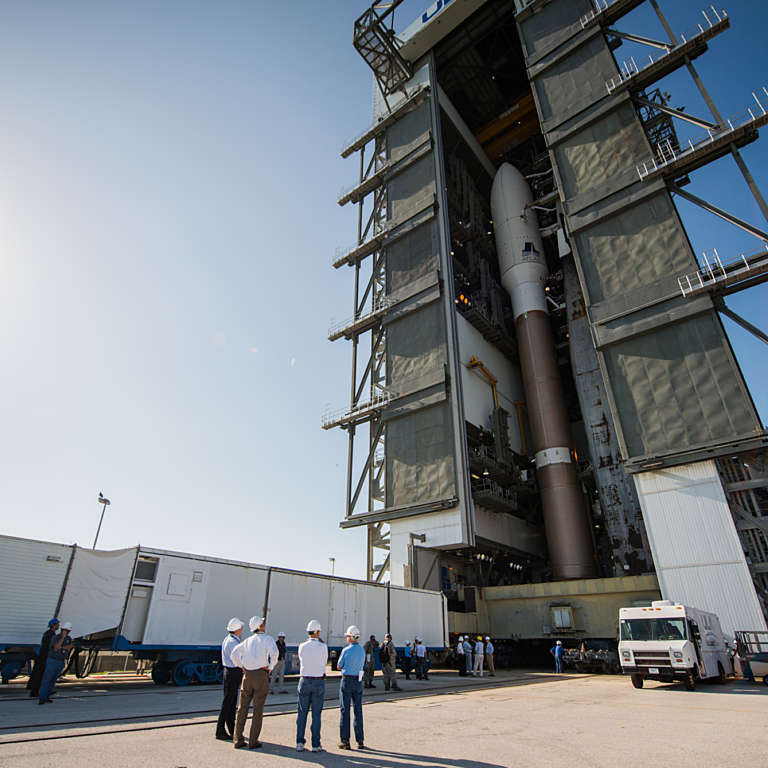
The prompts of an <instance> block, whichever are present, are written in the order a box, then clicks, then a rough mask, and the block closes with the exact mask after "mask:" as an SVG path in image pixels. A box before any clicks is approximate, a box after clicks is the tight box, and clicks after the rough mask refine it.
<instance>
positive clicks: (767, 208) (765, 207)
mask: <svg viewBox="0 0 768 768" xmlns="http://www.w3.org/2000/svg"><path fill="white" fill-rule="evenodd" d="M731 154H732V155H733V159H734V160H735V161H736V165H737V166H738V167H739V170H740V171H741V175H742V176H743V177H744V181H746V182H747V186H748V187H749V191H750V192H751V193H752V197H754V198H755V202H756V203H757V204H758V206H759V207H760V211H761V212H762V214H763V218H764V219H765V220H766V221H768V204H766V202H765V198H764V197H763V195H762V193H761V192H760V188H759V187H758V186H757V184H756V183H755V180H754V179H753V178H752V174H751V173H750V172H749V168H747V164H746V163H745V162H744V158H742V156H741V153H740V152H739V150H738V149H737V148H736V145H735V144H731Z"/></svg>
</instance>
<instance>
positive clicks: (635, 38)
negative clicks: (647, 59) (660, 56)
mask: <svg viewBox="0 0 768 768" xmlns="http://www.w3.org/2000/svg"><path fill="white" fill-rule="evenodd" d="M605 32H606V34H608V35H615V36H616V37H620V38H622V39H623V40H629V42H630V43H640V44H641V45H649V46H651V48H661V49H662V50H663V51H671V50H672V44H670V43H663V42H661V40H654V39H653V38H652V37H643V36H642V35H633V34H630V33H629V32H619V30H618V29H612V28H609V29H606V30H605Z"/></svg>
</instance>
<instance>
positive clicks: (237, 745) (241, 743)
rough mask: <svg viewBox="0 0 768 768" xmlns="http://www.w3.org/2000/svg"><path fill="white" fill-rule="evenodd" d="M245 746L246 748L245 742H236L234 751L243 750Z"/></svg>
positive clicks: (246, 743)
mask: <svg viewBox="0 0 768 768" xmlns="http://www.w3.org/2000/svg"><path fill="white" fill-rule="evenodd" d="M247 746H248V742H247V741H238V742H237V743H236V744H235V749H245V748H246V747H247Z"/></svg>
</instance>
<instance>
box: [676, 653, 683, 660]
mask: <svg viewBox="0 0 768 768" xmlns="http://www.w3.org/2000/svg"><path fill="white" fill-rule="evenodd" d="M674 654H675V658H676V659H682V658H683V654H682V653H680V651H675V652H674Z"/></svg>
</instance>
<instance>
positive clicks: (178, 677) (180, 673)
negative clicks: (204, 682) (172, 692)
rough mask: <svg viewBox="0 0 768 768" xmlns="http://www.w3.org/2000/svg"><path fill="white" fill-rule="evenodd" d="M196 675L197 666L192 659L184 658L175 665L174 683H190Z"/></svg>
mask: <svg viewBox="0 0 768 768" xmlns="http://www.w3.org/2000/svg"><path fill="white" fill-rule="evenodd" d="M194 677H195V668H194V665H193V663H192V662H191V661H189V660H188V659H182V660H181V661H177V662H176V663H175V664H174V665H173V684H174V685H189V684H190V683H191V682H192V680H193V679H194Z"/></svg>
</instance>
